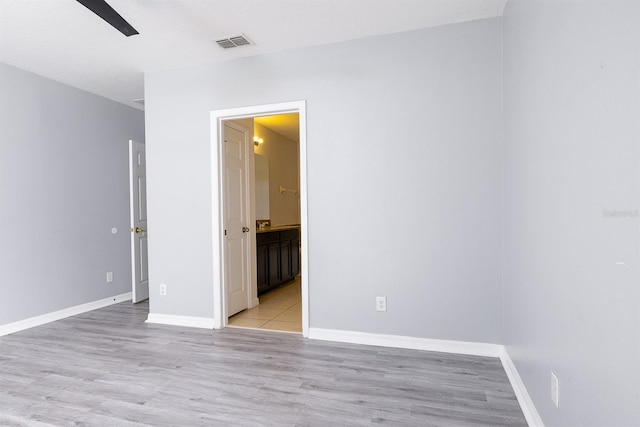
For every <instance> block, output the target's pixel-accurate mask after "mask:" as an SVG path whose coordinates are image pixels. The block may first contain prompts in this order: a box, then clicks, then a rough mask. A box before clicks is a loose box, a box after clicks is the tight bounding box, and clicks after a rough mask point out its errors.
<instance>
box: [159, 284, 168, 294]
mask: <svg viewBox="0 0 640 427" xmlns="http://www.w3.org/2000/svg"><path fill="white" fill-rule="evenodd" d="M160 295H162V296H165V295H167V285H165V284H164V283H162V284H161V285H160Z"/></svg>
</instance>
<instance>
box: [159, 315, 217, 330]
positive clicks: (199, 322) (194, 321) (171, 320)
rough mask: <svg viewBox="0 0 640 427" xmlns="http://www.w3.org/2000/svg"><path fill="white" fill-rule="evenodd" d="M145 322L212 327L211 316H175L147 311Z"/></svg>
mask: <svg viewBox="0 0 640 427" xmlns="http://www.w3.org/2000/svg"><path fill="white" fill-rule="evenodd" d="M146 323H155V324H158V325H171V326H187V327H189V328H202V329H213V327H214V321H213V318H209V317H192V316H176V315H172V314H156V313H149V316H148V317H147V320H146Z"/></svg>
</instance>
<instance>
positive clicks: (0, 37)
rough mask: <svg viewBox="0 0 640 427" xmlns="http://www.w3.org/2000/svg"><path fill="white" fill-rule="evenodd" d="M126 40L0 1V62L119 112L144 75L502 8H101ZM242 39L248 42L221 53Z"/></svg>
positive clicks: (43, 4) (77, 12) (194, 1)
mask: <svg viewBox="0 0 640 427" xmlns="http://www.w3.org/2000/svg"><path fill="white" fill-rule="evenodd" d="M107 1H108V3H109V4H110V5H111V6H112V7H113V8H114V9H115V10H116V11H117V12H119V13H120V14H121V15H122V16H123V17H124V18H125V19H126V20H127V21H129V23H130V24H131V25H133V27H135V28H136V30H138V31H139V32H140V34H139V35H134V36H131V37H125V36H123V35H122V34H121V33H119V32H118V31H117V30H115V29H114V28H112V27H111V26H109V25H108V24H107V23H105V22H104V21H102V20H101V19H100V18H98V17H97V16H96V15H94V14H93V13H92V12H91V11H89V10H88V9H87V8H85V7H84V6H82V5H81V4H80V3H78V2H76V1H75V0H0V62H4V63H7V64H10V65H13V66H16V67H18V68H21V69H24V70H27V71H31V72H34V73H36V74H39V75H42V76H44V77H47V78H50V79H53V80H56V81H59V82H62V83H66V84H68V85H71V86H74V87H77V88H80V89H83V90H86V91H88V92H92V93H95V94H97V95H101V96H104V97H106V98H109V99H112V100H114V101H118V102H121V103H123V104H126V105H130V106H134V107H136V108H142V107H141V106H140V105H139V104H137V103H135V102H133V100H134V99H140V98H144V73H145V72H147V71H154V70H161V69H167V68H177V67H185V66H191V65H197V64H203V63H209V62H216V61H226V60H230V59H233V58H238V57H242V56H251V55H260V54H265V53H270V52H277V51H282V50H288V49H294V48H299V47H303V46H311V45H318V44H326V43H333V42H339V41H344V40H351V39H357V38H362V37H368V36H373V35H380V34H389V33H395V32H401V31H408V30H413V29H419V28H426V27H433V26H438V25H444V24H450V23H455V22H463V21H471V20H476V19H483V18H490V17H495V16H500V15H502V13H503V10H504V5H505V2H506V0H107ZM237 34H245V35H246V36H247V38H248V39H249V40H251V41H252V42H253V43H254V44H253V45H249V46H242V47H238V48H233V49H228V50H225V49H222V48H220V47H219V46H218V45H217V44H216V43H215V41H216V40H217V39H220V38H224V37H227V36H232V35H237Z"/></svg>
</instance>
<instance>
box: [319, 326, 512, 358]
mask: <svg viewBox="0 0 640 427" xmlns="http://www.w3.org/2000/svg"><path fill="white" fill-rule="evenodd" d="M309 338H310V339H315V340H323V341H337V342H346V343H351V344H365V345H377V346H380V347H395V348H406V349H410V350H425V351H439V352H442V353H456V354H467V355H471V356H486V357H500V356H501V355H502V354H503V350H504V349H503V346H502V345H499V344H486V343H477V342H466V341H451V340H435V339H429V338H416V337H407V336H401V335H383V334H372V333H368V332H354V331H341V330H336V329H322V328H309Z"/></svg>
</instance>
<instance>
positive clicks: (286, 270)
mask: <svg viewBox="0 0 640 427" xmlns="http://www.w3.org/2000/svg"><path fill="white" fill-rule="evenodd" d="M256 253H257V258H258V259H257V267H258V271H257V282H258V296H259V295H262V294H264V293H265V292H267V291H270V290H272V289H275V288H277V287H278V286H280V285H282V284H283V283H287V282H290V281H291V280H293V279H294V278H295V277H296V275H298V274H299V273H300V226H299V225H285V226H277V227H265V228H262V229H258V230H257V231H256Z"/></svg>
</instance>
